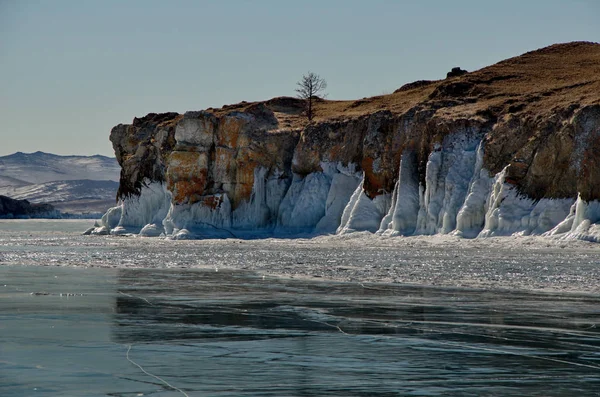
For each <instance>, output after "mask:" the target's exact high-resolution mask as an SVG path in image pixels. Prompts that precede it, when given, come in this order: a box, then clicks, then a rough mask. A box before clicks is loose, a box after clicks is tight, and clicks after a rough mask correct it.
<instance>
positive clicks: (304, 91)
mask: <svg viewBox="0 0 600 397" xmlns="http://www.w3.org/2000/svg"><path fill="white" fill-rule="evenodd" d="M296 84H297V85H298V88H296V92H297V93H298V98H300V99H303V100H304V102H305V104H306V105H305V106H306V117H308V121H311V120H312V119H313V116H314V115H315V111H314V100H315V98H316V97H317V95H318V94H320V93H322V92H323V91H325V89H326V88H327V82H326V81H325V80H324V79H322V78H321V77H319V75H318V74H315V73H313V72H308V73H307V74H305V75H304V76H302V79H301V80H300V81H299V82H298V83H296Z"/></svg>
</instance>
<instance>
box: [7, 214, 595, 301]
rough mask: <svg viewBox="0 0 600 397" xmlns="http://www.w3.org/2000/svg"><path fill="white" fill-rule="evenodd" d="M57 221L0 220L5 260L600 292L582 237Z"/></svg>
mask: <svg viewBox="0 0 600 397" xmlns="http://www.w3.org/2000/svg"><path fill="white" fill-rule="evenodd" d="M55 222H57V223H56V225H59V226H61V227H63V228H66V229H65V231H62V232H61V231H56V228H57V226H53V223H52V222H50V221H45V222H34V221H27V222H22V223H19V222H14V221H13V223H12V224H11V225H12V226H11V227H12V228H13V230H11V229H10V228H7V225H8V224H9V223H8V221H4V223H2V224H0V226H1V227H0V265H38V266H39V265H52V266H72V267H102V268H112V269H120V268H164V269H171V268H174V269H179V268H187V269H211V270H212V269H214V270H215V271H219V270H243V271H253V272H257V273H258V274H260V275H264V276H265V277H289V278H306V279H312V280H333V281H341V282H351V283H400V284H415V285H429V286H445V287H460V288H483V289H511V290H533V291H560V292H576V293H586V294H600V246H599V245H598V244H596V243H589V242H585V241H576V240H570V241H565V240H559V239H553V238H548V237H533V236H528V237H487V238H481V239H463V238H459V237H455V236H451V235H435V236H415V237H385V236H377V235H374V234H371V233H368V232H360V233H351V234H346V235H328V236H317V237H312V238H294V239H291V238H290V239H286V238H265V239H256V240H242V239H233V238H231V239H214V240H191V241H190V240H180V241H174V240H166V239H162V238H142V237H134V236H129V237H123V236H81V235H79V234H76V233H75V232H74V231H75V230H77V228H78V227H80V226H79V225H80V223H81V224H85V221H69V222H64V221H55ZM61 222H63V223H61ZM28 225H29V226H28ZM17 226H19V227H21V228H22V229H23V228H24V229H23V230H20V231H19V230H17V229H15V228H16V227H17ZM32 229H40V230H37V231H32ZM79 230H81V229H79Z"/></svg>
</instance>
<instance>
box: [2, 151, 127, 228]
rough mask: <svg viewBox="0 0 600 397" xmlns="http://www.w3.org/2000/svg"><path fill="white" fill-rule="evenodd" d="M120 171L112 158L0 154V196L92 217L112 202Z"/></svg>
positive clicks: (113, 201) (47, 154)
mask: <svg viewBox="0 0 600 397" xmlns="http://www.w3.org/2000/svg"><path fill="white" fill-rule="evenodd" d="M120 171H121V168H120V166H119V164H118V163H117V160H116V159H115V158H114V157H106V156H100V155H95V156H60V155H56V154H51V153H44V152H35V153H22V152H17V153H14V154H11V155H8V156H0V195H4V196H7V197H10V198H13V199H18V200H28V201H30V202H31V203H48V204H52V205H53V206H54V207H55V208H56V209H58V210H59V211H61V212H63V213H68V214H72V215H76V216H90V217H96V216H98V215H101V214H102V213H103V212H104V211H106V209H107V208H109V207H111V206H113V205H114V203H115V196H116V192H117V189H118V187H119V182H118V181H119V174H120Z"/></svg>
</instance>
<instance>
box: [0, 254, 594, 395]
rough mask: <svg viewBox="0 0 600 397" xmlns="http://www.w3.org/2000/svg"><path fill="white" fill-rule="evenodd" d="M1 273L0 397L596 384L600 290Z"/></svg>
mask: <svg viewBox="0 0 600 397" xmlns="http://www.w3.org/2000/svg"><path fill="white" fill-rule="evenodd" d="M0 278H1V279H2V280H6V281H5V282H6V285H7V286H6V287H3V289H2V290H0V320H1V324H2V326H1V328H0V336H1V338H2V344H1V349H2V359H1V361H0V374H2V377H0V390H1V394H2V395H3V396H9V397H12V396H22V395H29V394H31V392H32V391H33V390H34V389H36V391H37V392H38V394H40V395H44V396H63V395H86V394H98V395H113V396H127V395H140V394H143V395H152V394H154V393H158V395H161V396H163V395H164V396H177V395H189V396H194V395H200V396H204V395H225V396H269V395H271V396H281V395H291V396H314V395H325V396H367V395H368V396H377V395H379V396H387V395H398V394H399V395H406V394H414V395H430V396H464V395H485V394H488V395H502V396H521V395H524V394H525V395H544V396H553V395H556V396H559V395H570V394H573V393H576V394H578V395H590V394H593V393H595V392H596V391H597V390H598V389H599V388H600V328H598V327H597V324H598V323H599V322H600V313H599V312H598V309H597V308H598V307H599V304H600V298H599V297H598V296H596V295H582V294H553V295H550V294H544V293H534V292H516V291H512V292H502V291H496V292H493V291H489V290H476V289H459V288H436V287H419V286H406V285H391V284H364V283H334V282H309V281H302V280H282V279H277V278H271V277H268V276H267V277H263V276H262V275H257V274H255V273H252V272H241V271H227V270H219V271H218V272H215V271H214V269H213V270H210V271H207V270H190V269H179V270H164V269H119V270H109V269H76V268H75V269H74V268H57V267H17V266H4V267H0ZM42 290H43V291H46V292H48V294H47V295H30V292H32V291H42ZM61 292H71V293H75V294H77V295H75V296H72V297H69V298H68V299H67V298H61V297H60V295H59V294H60V293H61ZM138 365H139V367H138ZM169 385H171V386H169Z"/></svg>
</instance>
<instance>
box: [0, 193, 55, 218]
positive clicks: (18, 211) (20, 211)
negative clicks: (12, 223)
mask: <svg viewBox="0 0 600 397" xmlns="http://www.w3.org/2000/svg"><path fill="white" fill-rule="evenodd" d="M59 215H60V214H59V212H58V211H56V210H55V209H54V207H52V205H50V204H31V203H30V202H29V201H27V200H14V199H11V198H10V197H6V196H0V218H3V219H7V218H8V219H13V218H19V219H22V218H56V217H58V216H59Z"/></svg>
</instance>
